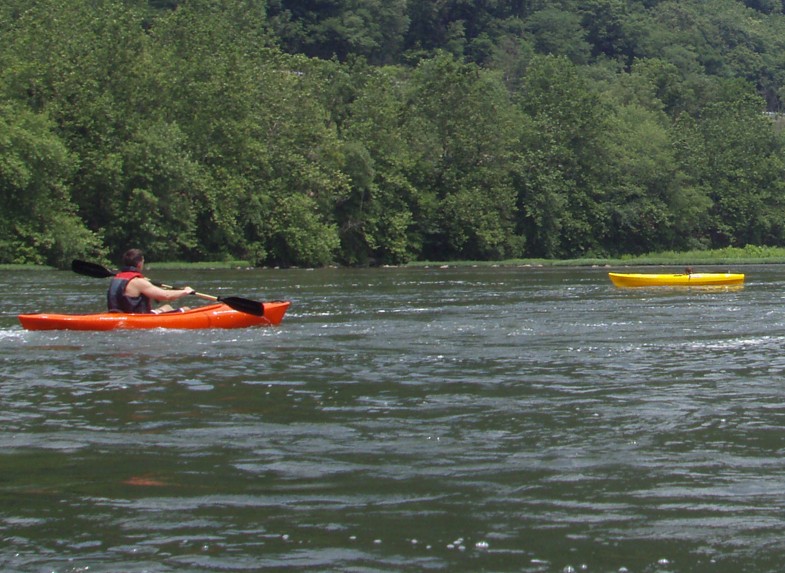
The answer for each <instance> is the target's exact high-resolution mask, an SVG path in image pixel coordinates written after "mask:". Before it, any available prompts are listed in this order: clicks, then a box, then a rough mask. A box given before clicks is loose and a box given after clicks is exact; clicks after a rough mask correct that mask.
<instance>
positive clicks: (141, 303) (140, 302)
mask: <svg viewBox="0 0 785 573" xmlns="http://www.w3.org/2000/svg"><path fill="white" fill-rule="evenodd" d="M142 270H144V253H142V251H140V250H139V249H129V250H128V251H126V252H125V254H124V255H123V268H122V269H120V272H119V273H117V274H116V275H115V276H114V277H113V278H112V281H111V282H110V283H109V290H108V291H107V293H106V302H107V306H108V308H109V312H127V313H132V314H149V313H153V314H159V313H162V312H172V311H173V310H174V309H173V308H172V307H171V306H170V305H168V304H165V305H163V306H161V307H158V308H156V309H153V305H152V301H154V300H155V301H158V302H164V301H172V300H177V299H179V298H182V297H184V296H187V295H189V294H194V289H192V288H191V287H184V288H181V289H171V290H167V289H162V288H160V287H157V286H155V285H154V284H153V283H151V282H150V280H149V279H147V278H146V277H145V276H144V275H143V274H142Z"/></svg>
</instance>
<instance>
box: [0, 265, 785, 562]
mask: <svg viewBox="0 0 785 573" xmlns="http://www.w3.org/2000/svg"><path fill="white" fill-rule="evenodd" d="M634 270H641V269H634ZM644 270H648V271H657V270H660V271H662V269H644ZM678 270H679V269H678V268H668V269H665V271H668V272H669V271H678ZM696 270H717V271H723V272H724V271H726V270H732V271H739V272H745V273H746V274H747V282H746V284H745V286H744V288H743V289H739V290H726V289H720V290H698V289H692V290H689V289H677V288H664V289H663V288H660V289H656V288H650V289H618V288H615V287H614V286H613V285H612V284H611V282H610V281H609V280H608V277H607V271H608V269H599V268H594V269H589V268H585V269H583V268H582V269H545V268H539V269H538V268H526V267H503V268H422V269H371V270H347V269H322V270H310V271H309V270H229V271H227V270H211V271H196V270H188V271H180V272H174V271H166V272H164V271H156V268H155V264H154V263H151V264H150V265H149V268H148V269H147V271H148V274H149V275H150V276H151V277H152V278H154V279H156V280H160V281H163V282H166V283H170V284H179V285H183V284H187V285H189V286H191V287H193V288H195V289H197V290H198V291H200V292H204V293H208V294H215V295H221V296H232V295H236V296H242V297H246V298H253V299H259V300H262V299H267V300H274V299H287V300H291V301H292V306H291V308H290V310H289V312H288V313H287V315H286V317H285V318H284V320H283V322H282V323H281V325H280V326H279V327H274V328H251V329H245V330H233V331H207V330H204V331H162V330H155V331H144V332H139V331H136V332H133V331H128V332H109V333H91V332H26V331H24V330H22V329H21V327H20V326H19V325H18V322H17V320H16V315H17V314H19V313H22V312H35V311H59V312H87V311H95V310H100V309H101V308H102V307H103V304H104V295H105V288H106V284H107V283H106V281H105V280H102V279H92V278H86V277H83V276H79V275H75V274H73V273H70V272H54V273H44V272H35V271H19V272H16V271H14V272H10V271H5V272H2V271H0V287H2V293H3V302H2V306H1V307H0V308H2V313H1V314H0V384H1V385H2V386H0V570H1V571H3V572H5V573H9V572H11V573H13V572H32V573H49V572H56V573H76V572H85V573H86V572H90V573H94V572H107V573H141V572H151V573H168V572H178V573H179V572H256V571H356V572H377V571H385V572H387V571H390V572H392V571H411V572H419V571H445V572H447V571H449V572H454V571H465V572H477V571H495V572H506V571H516V572H519V571H521V572H565V573H566V572H576V573H578V572H581V571H588V572H630V573H636V572H705V571H710V572H723V573H725V572H727V573H738V572H741V571H751V572H756V573H758V572H768V571H771V572H775V571H776V572H781V571H782V570H783V567H785V428H783V426H784V425H785V352H784V351H785V306H783V298H784V297H785V267H783V266H779V265H771V266H749V267H730V269H729V267H722V268H720V267H711V268H705V269H703V268H701V269H696ZM188 302H189V304H192V305H199V304H201V301H199V299H193V298H190V299H189V300H188Z"/></svg>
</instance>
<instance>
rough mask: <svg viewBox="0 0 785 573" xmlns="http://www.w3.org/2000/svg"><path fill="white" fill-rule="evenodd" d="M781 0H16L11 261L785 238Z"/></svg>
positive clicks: (272, 258)
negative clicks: (130, 252) (134, 250)
mask: <svg viewBox="0 0 785 573" xmlns="http://www.w3.org/2000/svg"><path fill="white" fill-rule="evenodd" d="M784 12H785V9H784V8H783V4H782V3H781V2H779V1H777V2H775V1H774V0H747V1H744V2H742V1H737V0H678V1H676V0H666V1H657V0H630V1H624V0H588V1H587V0H583V1H581V2H578V1H576V0H564V1H561V2H559V1H555V2H554V1H547V2H546V1H545V0H541V1H540V0H511V1H507V2H501V1H498V0H484V1H480V2H477V1H467V0H445V1H444V2H438V3H434V2H430V1H428V2H426V1H424V0H267V2H264V1H255V0H179V1H178V0H150V1H149V2H145V1H141V0H126V1H123V0H6V1H5V2H4V3H3V4H2V5H0V35H1V37H2V38H3V42H2V43H0V205H1V206H2V209H0V246H2V249H0V263H45V264H50V265H54V266H59V267H64V266H67V265H68V264H69V263H70V260H71V259H72V258H74V257H79V258H93V259H96V258H99V259H100V258H103V257H112V258H116V257H117V255H118V253H120V252H122V251H124V250H125V249H126V248H127V247H130V246H137V247H141V248H143V249H144V250H145V251H146V252H147V253H148V256H149V258H151V259H156V260H184V261H210V260H225V259H236V258H239V259H246V260H249V261H251V262H252V263H253V264H256V265H280V266H291V265H309V266H311V265H325V264H331V263H339V264H347V265H367V264H400V263H405V262H408V261H414V260H454V259H477V260H498V259H505V258H519V257H545V258H569V257H586V256H595V257H599V256H618V255H622V254H640V253H646V252H652V251H658V250H686V249H703V248H720V247H726V246H739V247H743V246H746V245H761V246H785V135H783V132H782V129H781V120H780V115H779V114H780V111H781V110H782V109H783V104H785V49H784V48H785V46H783V44H785V13H784Z"/></svg>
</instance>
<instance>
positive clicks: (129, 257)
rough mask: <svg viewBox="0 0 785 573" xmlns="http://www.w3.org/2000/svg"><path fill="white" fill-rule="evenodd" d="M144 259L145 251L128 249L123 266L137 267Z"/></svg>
mask: <svg viewBox="0 0 785 573" xmlns="http://www.w3.org/2000/svg"><path fill="white" fill-rule="evenodd" d="M143 260H144V253H143V252H142V251H141V250H140V249H128V250H127V251H126V252H125V254H124V255H123V266H126V267H135V266H137V265H138V264H139V263H141V262H142V261H143Z"/></svg>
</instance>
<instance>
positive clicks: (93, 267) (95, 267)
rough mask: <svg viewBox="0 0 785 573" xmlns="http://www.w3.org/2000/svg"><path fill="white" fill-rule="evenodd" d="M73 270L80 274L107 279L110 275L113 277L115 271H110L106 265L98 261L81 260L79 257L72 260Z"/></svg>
mask: <svg viewBox="0 0 785 573" xmlns="http://www.w3.org/2000/svg"><path fill="white" fill-rule="evenodd" d="M71 270H72V271H74V272H75V273H79V274H80V275H86V276H88V277H95V278H97V279H105V278H109V277H113V276H114V275H115V273H113V272H112V271H110V270H109V269H107V268H106V267H104V266H101V265H99V264H97V263H89V262H87V261H80V260H79V259H74V260H73V261H72V262H71Z"/></svg>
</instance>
